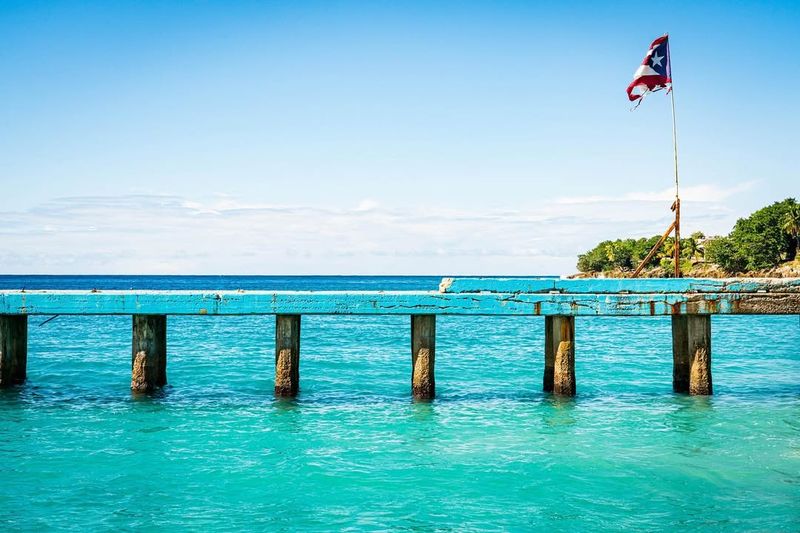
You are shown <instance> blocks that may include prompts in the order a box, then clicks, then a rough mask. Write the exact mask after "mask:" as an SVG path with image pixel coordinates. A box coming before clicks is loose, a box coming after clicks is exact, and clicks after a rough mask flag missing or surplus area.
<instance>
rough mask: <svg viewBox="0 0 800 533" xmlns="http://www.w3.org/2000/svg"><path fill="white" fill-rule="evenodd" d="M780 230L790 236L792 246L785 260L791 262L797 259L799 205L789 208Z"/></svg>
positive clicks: (798, 247) (799, 243)
mask: <svg viewBox="0 0 800 533" xmlns="http://www.w3.org/2000/svg"><path fill="white" fill-rule="evenodd" d="M782 228H783V230H784V231H786V233H788V234H789V235H791V236H792V246H791V248H790V250H789V254H788V256H787V259H789V260H792V259H794V258H795V257H797V252H798V249H800V205H798V204H795V205H792V206H790V207H789V209H788V210H787V211H786V213H785V214H784V215H783V226H782Z"/></svg>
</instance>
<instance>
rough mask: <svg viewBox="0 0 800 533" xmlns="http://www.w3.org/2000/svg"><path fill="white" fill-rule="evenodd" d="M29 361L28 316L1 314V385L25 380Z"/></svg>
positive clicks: (4, 385)
mask: <svg viewBox="0 0 800 533" xmlns="http://www.w3.org/2000/svg"><path fill="white" fill-rule="evenodd" d="M27 362H28V316H27V315H0V387H11V386H14V385H19V384H21V383H24V382H25V377H26V372H27Z"/></svg>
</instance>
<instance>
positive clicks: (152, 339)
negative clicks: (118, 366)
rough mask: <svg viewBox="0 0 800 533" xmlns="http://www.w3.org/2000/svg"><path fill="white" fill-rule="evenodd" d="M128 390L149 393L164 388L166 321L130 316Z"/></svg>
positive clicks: (160, 316)
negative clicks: (129, 387)
mask: <svg viewBox="0 0 800 533" xmlns="http://www.w3.org/2000/svg"><path fill="white" fill-rule="evenodd" d="M131 351H132V356H131V390H133V391H134V392H152V391H154V390H156V389H158V388H160V387H163V386H164V385H166V384H167V317H166V315H133V342H132V350H131Z"/></svg>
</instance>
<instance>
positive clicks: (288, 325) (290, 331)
mask: <svg viewBox="0 0 800 533" xmlns="http://www.w3.org/2000/svg"><path fill="white" fill-rule="evenodd" d="M299 390H300V315H277V316H276V317H275V396H276V397H278V398H294V397H295V396H297V393H298V391H299Z"/></svg>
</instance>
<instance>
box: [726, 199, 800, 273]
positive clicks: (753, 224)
mask: <svg viewBox="0 0 800 533" xmlns="http://www.w3.org/2000/svg"><path fill="white" fill-rule="evenodd" d="M795 205H797V204H796V202H795V201H794V199H793V198H787V199H786V200H783V201H782V202H775V203H774V204H772V205H768V206H767V207H762V208H761V209H759V210H758V211H756V212H754V213H753V214H751V215H750V216H749V217H747V218H740V219H739V220H738V221H736V225H735V226H734V227H733V231H731V233H730V236H729V237H730V239H731V241H732V242H733V246H734V248H735V250H736V255H738V256H740V257H741V258H743V259H745V260H746V265H745V269H747V270H760V269H763V268H771V267H774V266H777V265H778V264H779V263H780V262H781V260H783V259H784V258H785V257H787V256H788V255H789V254H790V251H791V249H792V245H793V239H792V238H791V237H790V236H789V233H787V232H786V231H784V229H783V220H784V217H785V215H786V213H787V212H788V211H789V209H790V208H791V207H792V206H795ZM720 266H722V265H720ZM723 268H724V267H723Z"/></svg>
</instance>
